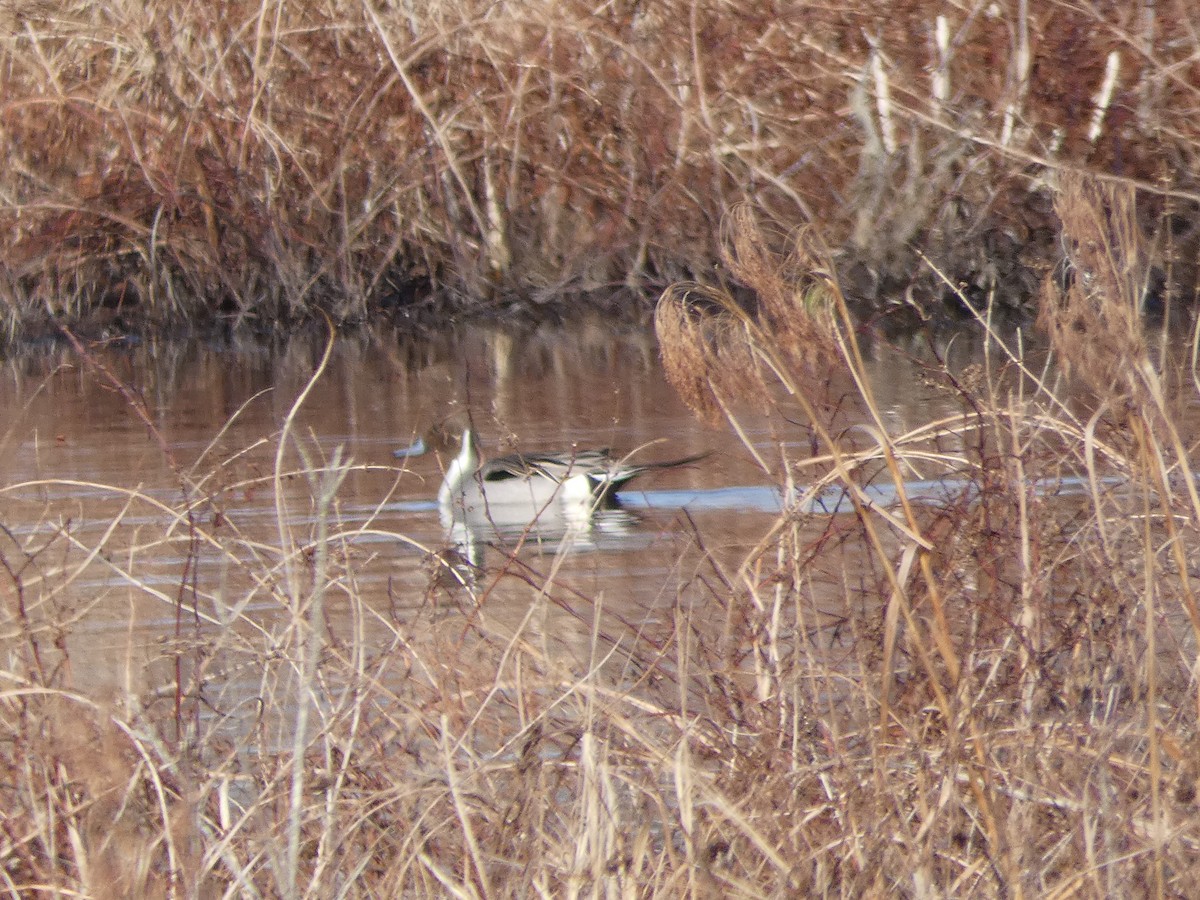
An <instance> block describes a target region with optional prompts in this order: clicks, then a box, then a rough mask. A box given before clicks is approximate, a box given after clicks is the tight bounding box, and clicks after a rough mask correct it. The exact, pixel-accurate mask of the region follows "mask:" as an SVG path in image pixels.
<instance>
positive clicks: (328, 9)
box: [0, 0, 1200, 338]
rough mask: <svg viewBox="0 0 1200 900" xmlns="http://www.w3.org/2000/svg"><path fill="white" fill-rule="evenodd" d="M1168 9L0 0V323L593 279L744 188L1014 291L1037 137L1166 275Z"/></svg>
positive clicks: (1033, 243)
mask: <svg viewBox="0 0 1200 900" xmlns="http://www.w3.org/2000/svg"><path fill="white" fill-rule="evenodd" d="M1192 18H1193V17H1192V10H1191V7H1190V5H1189V4H1188V3H1186V2H1184V0H1170V2H1167V3H1165V4H1164V3H1160V4H1157V5H1155V6H1154V7H1153V9H1152V10H1150V9H1147V10H1144V11H1142V12H1141V13H1138V14H1137V17H1135V16H1134V15H1133V14H1132V13H1129V12H1128V11H1126V10H1123V9H1117V8H1116V7H1113V8H1109V7H1107V6H1102V5H1097V4H1092V3H1083V4H1078V3H1065V2H1057V0H1056V2H1050V3H1044V4H1028V5H1027V4H991V5H978V6H970V7H969V8H964V7H961V6H957V5H945V4H940V3H936V2H930V0H893V2H891V3H889V4H887V6H886V8H882V9H879V10H865V9H859V7H858V6H856V5H854V4H849V5H845V4H843V5H838V4H834V5H829V4H820V3H801V4H793V5H792V6H791V7H789V8H788V10H786V11H779V10H766V9H765V8H764V9H762V10H760V9H757V8H745V9H743V8H740V7H735V6H731V5H730V4H727V3H719V2H716V0H697V2H687V3H667V4H662V3H659V4H654V5H653V6H647V5H645V4H630V3H624V2H622V3H608V4H600V5H597V4H594V3H578V2H567V3H554V4H547V3H545V2H542V0H520V2H510V3H503V4H495V3H491V2H483V0H452V2H438V3H432V4H399V5H393V6H391V7H387V6H385V7H378V8H377V7H376V6H375V5H372V4H359V3H349V2H344V0H330V2H327V3H324V4H320V5H317V6H313V5H311V4H305V5H300V6H288V5H270V4H265V3H247V2H233V3H226V4H223V5H221V6H219V7H213V6H209V5H204V4H200V5H197V4H188V3H178V2H171V3H168V4H166V5H163V4H157V5H154V6H147V5H145V4H134V3H129V2H117V3H108V4H86V3H80V2H77V0H62V2H53V0H39V2H10V3H6V4H4V5H3V7H2V8H0V19H2V21H3V24H4V26H5V27H4V35H5V37H4V38H3V39H2V40H0V66H2V68H3V71H4V72H5V96H4V103H3V106H2V107H0V147H2V148H3V152H4V155H5V159H6V160H7V161H8V165H7V166H6V168H5V171H4V172H3V173H2V174H0V248H2V250H3V252H2V253H0V258H2V259H3V263H2V265H0V300H2V301H3V310H4V326H5V330H6V333H7V334H8V335H9V337H10V338H11V337H12V336H15V335H17V334H22V333H29V332H30V331H36V330H38V329H39V328H46V327H51V328H52V327H53V326H54V325H55V324H57V323H61V322H64V321H65V322H67V323H73V322H77V321H80V320H84V321H87V322H88V323H89V324H90V325H91V326H92V327H95V328H107V329H109V330H113V331H120V330H123V329H127V328H134V327H144V326H146V325H148V324H149V325H153V324H169V323H178V322H181V321H210V320H212V319H221V320H227V321H232V322H239V323H251V324H257V325H259V326H261V327H268V326H275V325H277V324H278V323H280V322H287V321H291V320H295V319H298V318H307V317H310V316H312V315H313V314H314V313H315V312H316V311H318V310H322V311H325V312H327V313H329V314H330V315H331V316H332V317H333V318H334V319H335V320H337V321H352V322H357V321H363V320H364V319H367V318H370V317H372V316H374V315H378V314H379V313H381V312H386V311H391V312H393V313H395V312H403V313H405V314H406V315H416V314H418V313H421V312H424V311H428V309H429V308H430V305H431V304H433V303H434V300H433V299H432V296H433V295H434V294H436V293H437V291H438V290H439V289H441V290H442V292H443V297H444V296H445V295H452V296H454V297H457V298H458V299H459V300H460V301H466V302H469V303H470V304H471V305H473V306H476V307H485V308H491V309H500V308H507V307H508V306H510V305H513V304H518V305H521V306H523V307H525V308H538V307H540V306H542V305H543V304H547V303H556V304H562V303H564V302H569V301H570V300H571V299H573V298H578V297H581V296H589V297H591V298H592V299H593V300H597V299H607V301H608V302H612V297H613V295H614V294H616V295H619V296H642V295H643V294H644V293H645V292H646V291H647V290H649V291H650V292H651V294H654V293H657V292H658V290H660V289H661V288H662V287H663V286H665V285H666V284H667V283H669V282H671V281H673V280H675V279H677V278H680V277H695V276H696V274H697V273H703V272H708V271H711V265H712V263H714V262H715V261H717V260H718V259H719V257H720V243H721V242H720V241H719V240H718V237H717V235H718V225H719V223H720V221H722V219H723V218H724V216H725V214H726V212H727V211H728V210H729V209H730V208H731V207H733V206H735V205H736V204H737V203H739V202H741V201H742V200H744V199H746V198H751V199H752V200H753V201H754V203H755V204H756V206H757V207H758V208H759V209H761V210H762V211H763V212H764V214H765V216H766V217H767V218H768V219H769V220H771V221H774V222H778V223H781V224H782V225H783V227H785V228H791V227H794V226H795V225H796V224H798V223H807V224H809V225H812V226H814V227H816V228H819V229H820V231H821V233H822V234H823V235H824V236H825V243H826V244H827V245H829V246H831V247H833V248H835V249H836V250H838V251H839V255H838V258H837V264H838V268H839V270H840V271H841V272H842V273H844V274H845V275H846V276H847V277H846V278H845V279H844V280H843V287H844V289H845V290H846V292H847V294H848V296H849V298H850V299H851V300H852V301H855V302H864V301H865V302H867V303H869V304H874V305H875V306H876V307H877V308H879V309H880V310H881V311H886V312H889V313H894V312H899V311H904V310H909V311H911V310H912V309H913V308H916V309H920V310H922V311H924V312H925V313H926V314H928V313H930V312H935V311H937V310H938V309H939V308H940V305H941V303H942V302H947V303H949V304H950V305H951V306H955V307H958V306H959V304H958V303H957V301H956V299H955V294H954V292H953V291H952V290H949V289H948V288H946V286H945V285H944V284H943V283H942V281H941V280H940V279H938V278H937V277H936V276H934V275H933V274H932V273H930V272H929V271H928V270H927V269H925V268H924V267H923V266H922V265H921V264H920V260H919V256H918V255H917V254H918V252H923V253H925V254H926V256H928V257H929V258H930V259H932V260H933V261H934V262H935V264H936V265H937V266H938V267H939V268H940V269H942V270H943V271H944V272H946V273H948V274H949V276H950V278H951V282H952V283H953V284H959V283H963V284H965V285H966V286H967V293H968V295H969V297H970V298H971V299H972V300H973V301H978V300H979V299H980V298H983V297H986V296H988V295H989V294H991V295H994V298H995V300H996V302H997V304H998V305H1000V306H1005V307H1010V308H1011V307H1021V306H1022V305H1023V304H1026V303H1028V302H1029V301H1030V300H1031V298H1033V297H1034V296H1035V295H1036V293H1037V287H1038V285H1039V284H1040V283H1041V280H1042V279H1041V275H1042V272H1043V270H1044V269H1045V267H1046V266H1047V265H1049V264H1051V263H1052V262H1053V261H1054V260H1055V259H1056V257H1057V254H1058V245H1057V241H1056V236H1057V232H1056V223H1055V219H1054V216H1053V210H1052V209H1051V201H1050V197H1051V191H1050V190H1049V189H1048V187H1047V182H1048V173H1053V172H1055V171H1057V170H1059V169H1061V168H1080V169H1086V170H1088V171H1092V172H1098V173H1103V174H1106V175H1108V176H1111V177H1112V178H1114V179H1118V180H1120V181H1122V182H1123V183H1125V184H1128V185H1131V186H1133V187H1135V188H1136V189H1137V190H1138V191H1139V193H1140V194H1142V195H1143V196H1145V197H1147V198H1157V199H1156V200H1155V202H1157V204H1158V205H1159V207H1160V210H1159V211H1158V214H1157V215H1153V214H1152V215H1150V216H1149V217H1148V219H1147V222H1146V223H1143V224H1144V225H1145V226H1146V227H1147V228H1148V229H1150V230H1152V231H1153V234H1152V238H1153V239H1152V241H1151V245H1150V250H1151V252H1150V257H1151V262H1152V264H1153V266H1154V270H1155V272H1156V273H1157V277H1156V279H1155V282H1154V284H1155V285H1156V292H1157V293H1158V294H1161V295H1165V296H1166V297H1168V298H1169V297H1179V296H1180V295H1181V292H1183V295H1184V296H1186V297H1188V298H1190V296H1191V293H1192V291H1193V288H1194V285H1195V283H1196V279H1195V271H1196V250H1197V245H1196V235H1197V233H1196V229H1195V227H1194V226H1195V210H1196V208H1197V202H1198V201H1200V190H1198V189H1197V185H1196V183H1195V175H1194V173H1195V172H1196V171H1197V169H1198V167H1197V165H1196V160H1197V153H1196V149H1197V147H1198V146H1200V136H1198V134H1197V131H1196V128H1197V125H1196V117H1195V116H1194V115H1193V110H1194V108H1195V104H1196V90H1197V89H1196V85H1197V84H1200V77H1196V76H1197V71H1196V67H1197V65H1198V64H1197V62H1196V60H1197V58H1200V54H1198V53H1197V50H1198V49H1200V48H1198V46H1197V40H1198V39H1197V36H1196V33H1195V31H1194V30H1193V29H1192V28H1191V21H1192ZM1049 180H1052V178H1051V179H1049ZM1147 209H1149V206H1147ZM1155 223H1157V224H1155ZM905 296H907V297H908V299H909V300H910V301H912V305H911V306H905V305H904V304H900V303H899V301H898V298H901V297H905Z"/></svg>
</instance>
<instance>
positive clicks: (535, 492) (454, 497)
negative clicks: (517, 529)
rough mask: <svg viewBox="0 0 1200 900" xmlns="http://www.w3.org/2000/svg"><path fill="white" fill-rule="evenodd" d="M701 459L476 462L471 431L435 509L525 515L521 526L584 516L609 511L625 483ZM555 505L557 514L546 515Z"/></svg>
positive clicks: (551, 456)
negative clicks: (539, 519)
mask: <svg viewBox="0 0 1200 900" xmlns="http://www.w3.org/2000/svg"><path fill="white" fill-rule="evenodd" d="M704 456H705V454H700V455H698V456H688V457H684V458H683V459H674V460H669V461H667V462H652V463H641V464H638V465H633V464H629V463H626V462H625V461H623V460H620V459H614V458H613V457H612V456H611V455H610V454H609V452H608V450H578V451H575V450H571V451H566V452H563V453H514V454H512V455H510V456H501V457H497V458H495V459H489V460H486V461H481V460H480V457H479V450H478V448H477V447H476V444H475V436H474V434H473V433H472V432H471V429H469V428H468V429H466V430H465V431H463V434H462V445H461V448H460V449H459V451H458V456H456V457H455V458H454V459H453V460H451V461H450V465H449V466H448V467H447V468H446V477H445V478H444V479H443V480H442V486H441V489H440V490H439V491H438V504H439V505H440V506H441V508H442V509H443V510H450V511H452V512H453V513H455V514H457V515H460V516H462V515H465V516H466V517H467V518H476V517H481V516H482V517H487V516H491V515H496V516H497V517H498V518H503V519H506V520H511V519H513V518H515V517H516V511H518V510H524V511H525V518H526V521H528V520H530V519H533V518H534V517H535V516H537V515H538V514H539V513H540V511H542V510H547V509H549V510H550V511H552V512H561V511H568V512H577V513H579V514H582V515H587V514H589V513H590V512H592V511H595V510H597V509H601V508H606V507H609V508H610V507H612V506H613V505H614V494H615V493H616V491H617V490H618V489H619V488H620V487H621V486H622V485H624V484H625V483H626V482H628V481H629V480H630V479H632V478H635V477H637V476H638V475H641V474H642V473H643V472H649V471H651V470H654V469H672V468H677V467H678V466H684V465H687V464H688V463H692V462H695V461H697V460H699V459H702V458H703V457H704ZM555 504H557V506H558V508H557V509H551V508H552V507H554V505H555Z"/></svg>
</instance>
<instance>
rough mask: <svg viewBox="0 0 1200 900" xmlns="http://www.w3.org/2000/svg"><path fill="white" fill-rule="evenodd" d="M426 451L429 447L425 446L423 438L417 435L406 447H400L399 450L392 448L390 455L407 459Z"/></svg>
mask: <svg viewBox="0 0 1200 900" xmlns="http://www.w3.org/2000/svg"><path fill="white" fill-rule="evenodd" d="M428 452H429V448H428V447H426V446H425V439H424V438H420V437H419V438H417V439H416V440H415V441H413V442H412V443H411V444H409V445H408V446H407V447H402V448H401V449H399V450H393V451H392V456H394V457H396V458H397V459H407V458H408V457H410V456H421V455H422V454H425V453H428Z"/></svg>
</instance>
